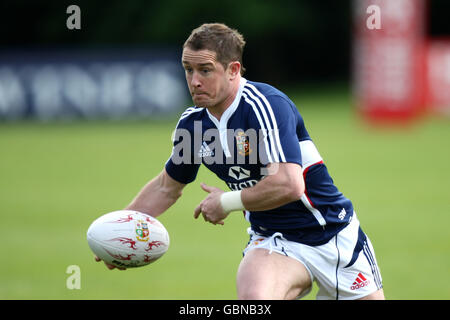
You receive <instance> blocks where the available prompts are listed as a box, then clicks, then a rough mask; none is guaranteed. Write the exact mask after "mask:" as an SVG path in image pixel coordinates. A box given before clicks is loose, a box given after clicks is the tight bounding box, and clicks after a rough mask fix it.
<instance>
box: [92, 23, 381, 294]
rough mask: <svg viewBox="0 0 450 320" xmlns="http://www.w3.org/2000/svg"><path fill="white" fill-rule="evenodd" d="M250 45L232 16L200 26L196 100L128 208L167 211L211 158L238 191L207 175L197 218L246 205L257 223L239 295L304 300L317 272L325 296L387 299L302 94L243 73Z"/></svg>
mask: <svg viewBox="0 0 450 320" xmlns="http://www.w3.org/2000/svg"><path fill="white" fill-rule="evenodd" d="M244 45H245V41H244V38H243V36H242V35H241V34H240V33H239V32H238V31H237V30H233V29H231V28H229V27H228V26H226V25H224V24H219V23H212V24H203V25H201V26H200V27H198V28H196V29H194V30H193V31H192V33H191V34H190V36H189V38H188V39H187V40H186V42H185V43H184V45H183V53H182V64H183V67H184V70H185V75H186V80H187V85H188V87H189V91H190V93H191V95H192V100H193V102H194V104H195V106H194V107H190V108H188V109H187V110H186V111H185V112H184V113H183V114H182V115H181V117H180V119H179V121H178V124H177V126H176V131H175V134H174V137H173V143H174V148H173V151H172V154H171V156H170V158H169V159H168V161H167V162H166V164H165V166H164V168H163V170H162V171H161V173H160V174H159V175H158V176H156V177H155V178H153V179H152V180H151V181H150V182H149V183H148V184H146V185H145V186H144V187H143V188H142V190H141V191H140V192H139V193H138V195H137V196H136V197H135V199H134V200H133V201H132V202H131V203H130V205H128V207H127V208H126V209H129V210H136V211H141V212H144V213H147V214H150V215H152V216H154V217H157V216H159V215H160V214H162V213H164V212H165V211H166V210H167V209H168V208H169V207H170V206H172V205H173V204H174V203H175V202H176V201H177V199H178V198H180V197H181V194H182V190H183V188H184V187H185V186H186V185H187V184H188V183H191V182H193V181H194V180H195V178H196V175H197V172H198V169H199V166H200V165H201V164H204V165H205V166H206V167H207V168H208V169H210V170H211V171H212V172H214V173H215V174H216V175H217V176H218V177H219V178H220V179H222V180H223V181H225V182H226V183H227V184H228V186H229V187H230V190H231V191H224V190H221V189H219V188H217V187H214V186H209V185H205V184H201V186H200V187H201V188H202V189H203V190H204V191H205V192H207V193H208V195H207V196H206V197H205V199H204V200H203V201H201V202H200V204H199V205H198V206H197V207H196V208H195V210H194V217H195V218H198V217H200V216H202V217H203V219H204V220H205V221H207V222H210V223H212V224H224V221H225V220H226V218H227V217H228V215H230V214H235V213H236V212H241V213H242V212H244V216H245V219H247V220H248V222H249V224H250V227H249V228H248V233H249V235H250V241H249V243H248V245H247V247H246V248H245V249H244V256H243V259H242V261H241V263H240V266H239V269H238V272H237V280H236V285H237V295H238V298H239V299H297V298H301V297H302V296H304V295H306V294H307V293H308V292H309V291H310V289H311V286H312V283H313V281H316V283H317V285H318V287H319V291H318V293H317V298H318V299H384V294H383V289H382V282H381V275H380V271H379V268H378V266H377V261H376V258H375V254H374V250H373V247H372V244H371V242H370V240H369V238H368V237H367V235H366V234H365V233H364V232H363V231H362V229H361V227H360V223H359V221H358V218H357V216H356V213H355V210H354V208H353V205H352V202H351V201H350V200H349V199H348V198H346V197H345V196H344V195H343V194H342V193H341V192H340V191H339V190H338V189H337V187H336V186H335V185H334V182H333V180H332V178H331V177H330V175H329V173H328V171H327V167H326V165H325V162H324V160H323V159H322V157H321V156H320V153H319V152H318V150H317V148H316V146H315V144H314V143H313V140H312V139H311V137H310V135H309V133H308V131H307V130H306V127H305V124H304V121H303V118H302V117H301V115H300V113H299V111H298V110H297V108H296V106H295V105H294V103H293V102H292V101H291V100H290V99H289V98H288V97H287V96H286V95H285V94H284V93H282V92H281V91H279V90H278V89H276V88H274V87H273V86H270V85H268V84H264V83H258V82H253V81H249V80H246V79H245V78H244V77H243V74H244V68H243V62H242V53H243V49H244ZM268 63H270V62H269V61H268ZM96 260H97V261H99V259H98V258H96ZM107 267H108V268H110V269H113V268H114V267H113V266H111V265H107Z"/></svg>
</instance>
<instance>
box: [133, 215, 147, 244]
mask: <svg viewBox="0 0 450 320" xmlns="http://www.w3.org/2000/svg"><path fill="white" fill-rule="evenodd" d="M135 230H136V239H137V240H139V241H148V239H149V238H150V231H149V230H148V224H147V222H146V221H144V220H136V224H135Z"/></svg>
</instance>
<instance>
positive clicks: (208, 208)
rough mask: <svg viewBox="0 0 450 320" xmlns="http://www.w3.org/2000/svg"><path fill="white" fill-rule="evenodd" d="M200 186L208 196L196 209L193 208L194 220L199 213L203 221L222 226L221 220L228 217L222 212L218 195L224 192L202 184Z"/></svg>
mask: <svg viewBox="0 0 450 320" xmlns="http://www.w3.org/2000/svg"><path fill="white" fill-rule="evenodd" d="M200 186H201V188H202V189H203V190H204V191H206V192H208V193H209V194H208V196H207V197H206V198H205V199H204V200H203V201H202V202H200V204H199V205H198V206H197V208H195V211H194V218H195V219H197V218H198V217H199V215H200V213H201V214H202V215H203V219H205V221H208V222H211V223H212V224H220V225H223V224H224V222H223V220H224V219H225V218H226V217H227V216H228V213H225V212H224V211H223V209H222V205H221V204H220V195H221V194H222V193H223V192H224V191H223V190H221V189H219V188H216V187H211V186H208V185H206V184H204V183H201V184H200Z"/></svg>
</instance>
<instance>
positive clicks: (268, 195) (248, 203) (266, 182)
mask: <svg viewBox="0 0 450 320" xmlns="http://www.w3.org/2000/svg"><path fill="white" fill-rule="evenodd" d="M268 171H269V175H268V176H266V177H265V178H264V179H262V180H261V181H259V182H258V183H257V184H255V185H254V186H253V187H250V188H245V189H243V190H241V191H229V192H224V191H223V190H221V189H219V188H216V187H211V186H208V185H205V184H202V185H201V187H202V189H203V190H204V191H206V192H208V193H209V195H208V196H207V197H206V198H205V199H204V200H203V201H202V202H201V203H200V204H199V205H198V206H197V208H196V209H195V212H194V217H195V218H198V217H199V216H200V214H202V216H203V218H204V220H205V221H208V222H211V223H213V224H223V220H224V219H225V218H226V217H227V216H228V214H229V213H230V212H232V211H238V210H239V211H242V210H249V211H265V210H270V209H274V208H278V207H280V206H282V205H285V204H287V203H290V202H293V201H297V200H300V198H301V197H302V195H303V193H304V190H305V183H304V180H303V175H302V168H301V166H300V165H298V164H296V163H271V164H270V165H269V166H268Z"/></svg>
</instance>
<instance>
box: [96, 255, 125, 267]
mask: <svg viewBox="0 0 450 320" xmlns="http://www.w3.org/2000/svg"><path fill="white" fill-rule="evenodd" d="M94 258H95V261H97V262H100V261H102V259H100V258H99V257H97V256H94ZM104 263H105V266H106V267H107V268H108V269H109V270H113V269H118V270H126V268H119V267H116V266H113V265H112V264H108V263H106V262H104Z"/></svg>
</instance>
